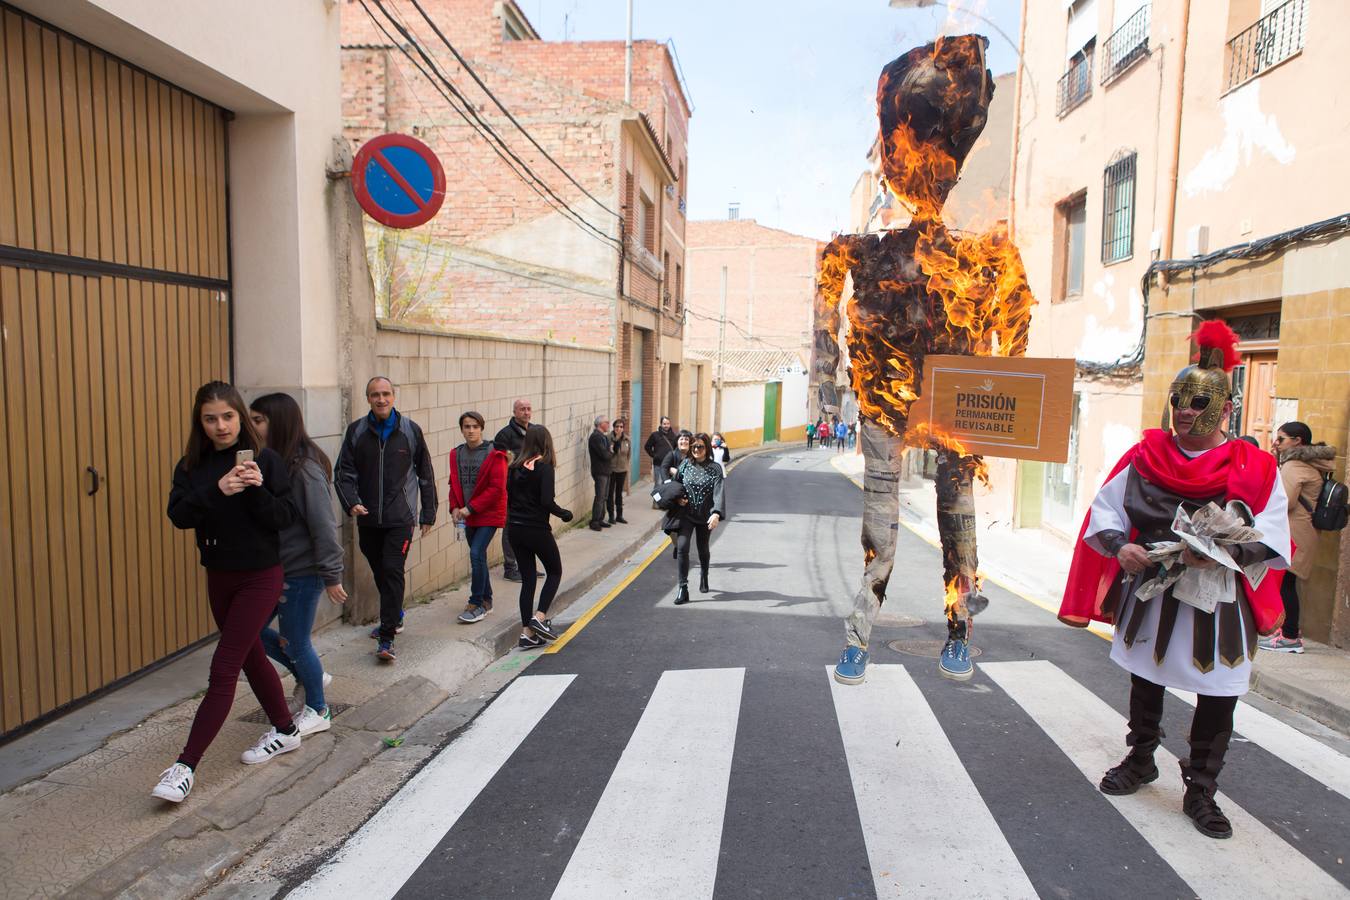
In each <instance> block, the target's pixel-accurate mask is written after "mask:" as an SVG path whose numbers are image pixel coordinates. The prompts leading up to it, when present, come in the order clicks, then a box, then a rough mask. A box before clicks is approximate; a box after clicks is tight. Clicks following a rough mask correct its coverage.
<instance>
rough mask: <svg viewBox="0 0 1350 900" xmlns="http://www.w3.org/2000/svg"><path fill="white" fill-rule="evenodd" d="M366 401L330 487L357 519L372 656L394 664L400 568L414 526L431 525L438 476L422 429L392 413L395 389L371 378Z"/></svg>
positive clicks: (387, 382)
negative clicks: (372, 609) (368, 587)
mask: <svg viewBox="0 0 1350 900" xmlns="http://www.w3.org/2000/svg"><path fill="white" fill-rule="evenodd" d="M366 401H367V402H368V403H369V404H370V412H369V413H368V414H367V415H365V416H362V417H361V418H359V419H357V420H356V421H355V422H353V423H351V424H350V425H348V426H347V433H346V434H345V435H344V436H343V438H342V448H341V449H340V450H339V451H338V459H337V477H336V479H335V481H334V485H335V487H336V488H337V495H338V501H339V502H340V503H341V504H342V508H343V510H344V511H346V513H347V515H349V516H355V517H356V534H357V537H358V543H359V544H360V547H361V555H362V556H364V557H365V558H366V562H368V563H370V571H371V574H373V575H374V576H375V586H376V587H377V588H379V591H380V624H379V627H378V628H377V629H375V630H373V631H372V632H371V635H372V636H373V637H375V638H377V639H378V640H379V645H378V647H377V649H376V650H375V655H376V656H377V657H378V658H379V659H380V660H381V661H382V662H393V661H394V660H395V659H397V658H398V657H397V655H396V654H395V653H394V636H395V635H396V634H398V633H399V632H400V631H402V630H403V585H404V572H403V565H404V562H405V560H406V559H407V558H408V547H409V546H410V545H411V544H412V534H413V526H414V525H415V524H417V523H420V524H421V526H422V534H423V536H425V535H426V534H427V533H428V532H429V531H431V529H432V526H434V525H435V524H436V502H437V500H436V473H435V472H434V471H433V469H432V465H431V453H430V452H429V451H428V450H427V442H426V439H425V438H423V437H422V429H421V428H419V427H418V425H417V423H416V422H414V421H413V420H412V419H409V418H408V417H407V416H404V415H402V414H401V413H399V411H398V410H397V409H396V408H395V407H394V383H393V382H392V381H390V380H389V379H388V378H386V377H384V376H383V375H376V376H375V377H374V378H372V379H370V381H369V382H367V383H366ZM419 498H420V500H421V504H420V506H421V510H420V513H419V510H418V506H419V504H418V500H419Z"/></svg>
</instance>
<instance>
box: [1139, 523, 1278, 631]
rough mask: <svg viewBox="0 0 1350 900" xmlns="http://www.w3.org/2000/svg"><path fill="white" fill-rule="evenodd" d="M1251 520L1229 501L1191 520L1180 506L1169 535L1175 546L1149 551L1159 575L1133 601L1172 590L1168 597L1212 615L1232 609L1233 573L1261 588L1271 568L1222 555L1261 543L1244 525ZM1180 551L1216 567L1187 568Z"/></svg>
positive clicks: (1168, 543)
mask: <svg viewBox="0 0 1350 900" xmlns="http://www.w3.org/2000/svg"><path fill="white" fill-rule="evenodd" d="M1253 518H1254V517H1253V516H1252V514H1251V510H1250V509H1248V508H1247V505H1246V504H1245V503H1242V502H1241V501H1239V500H1230V501H1229V502H1228V505H1227V506H1224V507H1220V506H1219V505H1218V504H1216V503H1213V502H1211V503H1207V504H1205V506H1203V507H1202V508H1200V509H1198V510H1196V512H1195V515H1193V516H1192V515H1189V514H1188V513H1187V512H1186V510H1185V509H1184V508H1183V507H1182V506H1180V505H1178V506H1177V514H1176V517H1175V518H1173V519H1172V531H1173V532H1175V533H1176V536H1177V538H1178V540H1175V541H1159V542H1158V543H1154V544H1149V545H1148V558H1149V562H1152V563H1154V564H1155V565H1161V566H1162V571H1161V572H1160V573H1159V574H1158V575H1157V576H1155V577H1153V578H1151V579H1149V580H1148V581H1146V582H1144V583H1143V584H1141V585H1140V586H1139V588H1138V589H1137V590H1136V591H1135V596H1136V597H1138V598H1139V599H1140V600H1151V599H1153V598H1154V597H1157V596H1159V595H1161V594H1162V593H1163V592H1164V591H1166V590H1167V589H1168V588H1172V596H1174V597H1176V598H1177V599H1178V600H1180V601H1182V602H1183V603H1187V604H1190V605H1191V606H1194V607H1195V608H1196V609H1200V610H1203V611H1205V612H1213V611H1214V609H1215V608H1216V607H1217V606H1218V605H1219V604H1220V603H1231V602H1232V601H1233V600H1235V599H1236V598H1237V594H1236V592H1235V587H1236V586H1235V584H1234V582H1233V578H1234V575H1235V573H1238V572H1241V573H1242V574H1243V575H1244V576H1246V578H1247V581H1249V582H1250V583H1251V585H1252V587H1258V586H1260V584H1261V582H1262V580H1263V579H1264V578H1265V577H1266V572H1267V571H1268V570H1269V568H1270V567H1269V565H1267V563H1266V562H1265V561H1262V562H1257V563H1252V564H1251V565H1248V566H1245V567H1244V566H1241V565H1239V564H1238V562H1237V561H1236V560H1235V559H1233V556H1232V554H1231V553H1229V552H1228V550H1227V549H1225V548H1227V547H1234V546H1237V545H1239V544H1247V543H1252V542H1254V541H1259V540H1261V536H1262V535H1261V532H1259V531H1257V530H1256V529H1255V528H1253V527H1251V526H1250V525H1248V524H1247V523H1248V522H1250V521H1252V520H1253ZM1183 550H1190V551H1191V552H1192V553H1194V554H1195V555H1196V556H1199V557H1202V558H1205V559H1211V560H1213V561H1214V562H1216V563H1218V565H1217V566H1213V567H1210V568H1206V569H1197V568H1193V567H1191V566H1187V565H1186V564H1185V563H1183V562H1182V561H1181V554H1182V551H1183Z"/></svg>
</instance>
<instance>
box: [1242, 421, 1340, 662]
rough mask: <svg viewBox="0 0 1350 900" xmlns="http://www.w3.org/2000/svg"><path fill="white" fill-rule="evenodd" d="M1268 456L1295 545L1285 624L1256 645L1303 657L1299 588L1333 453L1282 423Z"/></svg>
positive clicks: (1286, 584) (1302, 429)
mask: <svg viewBox="0 0 1350 900" xmlns="http://www.w3.org/2000/svg"><path fill="white" fill-rule="evenodd" d="M1274 445H1275V446H1274V448H1273V452H1274V453H1275V457H1276V458H1277V459H1278V460H1279V461H1280V481H1281V482H1283V484H1284V492H1285V494H1286V495H1287V496H1288V498H1289V503H1288V505H1289V536H1290V537H1291V538H1292V539H1293V541H1294V559H1293V561H1292V562H1291V563H1290V564H1289V570H1288V572H1286V573H1285V576H1284V581H1282V582H1281V583H1280V599H1281V600H1283V601H1284V624H1282V625H1281V626H1280V627H1279V628H1277V629H1276V630H1275V633H1274V634H1272V635H1270V637H1265V638H1262V639H1261V640H1260V641H1259V642H1258V643H1259V644H1260V646H1261V649H1262V650H1274V651H1275V652H1277V653H1302V652H1303V632H1302V631H1301V630H1300V622H1299V615H1300V612H1301V610H1300V608H1299V607H1300V605H1299V596H1298V587H1299V582H1300V581H1304V580H1306V579H1307V578H1308V576H1309V575H1311V574H1312V564H1313V554H1314V553H1316V552H1317V529H1316V528H1314V527H1313V519H1312V514H1313V510H1314V509H1316V508H1317V495H1318V492H1319V491H1321V489H1322V479H1323V478H1325V477H1326V476H1328V475H1330V474H1331V469H1332V466H1333V465H1334V464H1335V462H1336V448H1335V447H1328V446H1327V445H1326V444H1314V443H1313V439H1312V429H1311V428H1309V427H1308V426H1307V425H1305V424H1304V423H1302V422H1285V423H1284V424H1283V425H1281V426H1280V430H1279V431H1277V432H1275V440H1274Z"/></svg>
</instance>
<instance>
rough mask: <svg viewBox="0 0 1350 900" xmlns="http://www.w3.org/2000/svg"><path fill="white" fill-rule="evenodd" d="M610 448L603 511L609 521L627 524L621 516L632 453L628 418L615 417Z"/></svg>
mask: <svg viewBox="0 0 1350 900" xmlns="http://www.w3.org/2000/svg"><path fill="white" fill-rule="evenodd" d="M610 449H611V450H612V451H613V454H614V455H613V458H612V459H611V461H610V465H609V491H608V493H607V494H606V495H605V513H606V514H607V515H608V516H609V521H610V523H611V524H612V523H615V522H617V523H619V524H620V525H627V524H628V520H627V519H625V518H624V517H623V495H624V492H625V491H627V490H628V458H629V455H630V454H631V453H632V449H633V442H632V441H630V440H629V439H628V420H627V419H615V420H614V429H613V432H612V435H611V437H610Z"/></svg>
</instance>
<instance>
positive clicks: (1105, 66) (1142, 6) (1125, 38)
mask: <svg viewBox="0 0 1350 900" xmlns="http://www.w3.org/2000/svg"><path fill="white" fill-rule="evenodd" d="M1148 22H1149V4H1148V3H1146V2H1145V3H1140V2H1138V0H1116V6H1115V23H1116V30H1115V31H1113V32H1112V33H1111V36H1110V37H1109V38H1107V39H1106V43H1104V44H1102V59H1101V66H1100V68H1101V75H1102V84H1110V83H1111V82H1112V81H1115V80H1116V79H1117V78H1119V77H1120V76H1121V75H1123V74H1124V73H1125V71H1126V70H1127V69H1129V68H1130V67H1131V66H1133V65H1134V64H1135V63H1137V62H1139V60H1141V59H1143V58H1144V57H1146V56H1148Z"/></svg>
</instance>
